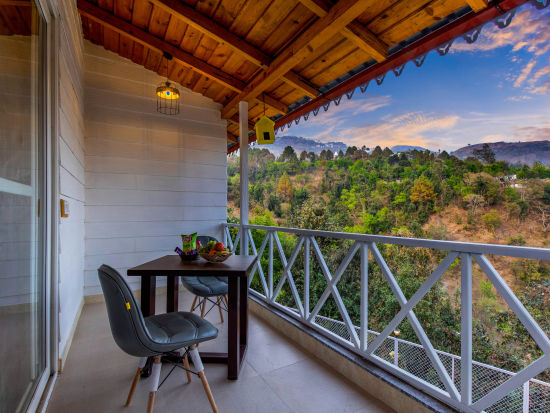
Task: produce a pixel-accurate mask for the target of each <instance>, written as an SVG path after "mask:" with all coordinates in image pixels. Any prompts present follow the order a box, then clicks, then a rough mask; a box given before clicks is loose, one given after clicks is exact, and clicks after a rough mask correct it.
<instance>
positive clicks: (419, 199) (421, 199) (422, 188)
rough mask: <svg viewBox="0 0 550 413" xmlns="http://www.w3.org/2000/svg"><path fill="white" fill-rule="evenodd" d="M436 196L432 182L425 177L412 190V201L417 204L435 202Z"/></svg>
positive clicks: (415, 182)
mask: <svg viewBox="0 0 550 413" xmlns="http://www.w3.org/2000/svg"><path fill="white" fill-rule="evenodd" d="M435 198H436V194H435V191H434V186H433V184H432V182H431V181H430V180H429V179H428V178H426V177H425V176H421V177H420V178H418V179H417V180H416V181H414V185H413V187H412V189H411V196H410V200H411V201H412V202H416V203H426V202H432V201H435Z"/></svg>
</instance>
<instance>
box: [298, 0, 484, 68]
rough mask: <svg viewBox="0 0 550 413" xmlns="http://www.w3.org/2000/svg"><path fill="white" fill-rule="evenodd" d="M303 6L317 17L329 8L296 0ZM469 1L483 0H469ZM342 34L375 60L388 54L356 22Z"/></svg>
mask: <svg viewBox="0 0 550 413" xmlns="http://www.w3.org/2000/svg"><path fill="white" fill-rule="evenodd" d="M298 1H299V2H300V3H302V4H303V5H304V6H305V7H307V8H308V9H309V10H311V11H312V12H313V13H315V14H316V15H317V16H319V17H325V16H326V15H327V14H328V12H329V8H328V6H327V5H325V4H324V3H322V2H321V1H319V0H298ZM471 1H484V0H471ZM341 33H342V35H344V36H345V37H347V38H348V39H349V40H350V41H352V42H353V43H355V45H356V46H357V47H359V48H360V49H361V50H363V51H364V52H366V53H367V54H368V55H369V56H371V57H372V58H374V60H376V61H377V62H382V61H384V60H385V59H386V57H387V56H388V50H389V49H388V45H387V44H385V43H384V42H383V41H382V40H380V39H379V38H378V37H376V35H375V34H374V33H372V32H371V31H370V30H369V29H367V28H366V27H364V26H363V25H361V24H360V23H358V22H357V21H352V22H351V23H350V24H348V25H347V27H344V28H343V29H342V31H341Z"/></svg>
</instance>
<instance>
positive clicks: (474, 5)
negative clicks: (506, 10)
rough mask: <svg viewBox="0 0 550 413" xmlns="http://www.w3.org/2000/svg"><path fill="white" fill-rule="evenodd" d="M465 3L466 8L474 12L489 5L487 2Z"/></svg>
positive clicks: (485, 0) (472, 1)
mask: <svg viewBox="0 0 550 413" xmlns="http://www.w3.org/2000/svg"><path fill="white" fill-rule="evenodd" d="M466 3H468V6H470V7H471V9H472V10H473V11H475V12H478V11H481V10H483V9H486V8H487V6H488V5H489V3H488V1H487V0H466Z"/></svg>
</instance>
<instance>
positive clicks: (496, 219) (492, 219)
mask: <svg viewBox="0 0 550 413" xmlns="http://www.w3.org/2000/svg"><path fill="white" fill-rule="evenodd" d="M481 220H482V221H483V224H485V226H486V227H487V228H488V229H489V230H491V231H494V230H495V229H496V228H498V227H500V226H501V225H502V219H500V215H499V214H498V212H497V211H495V210H494V209H493V210H491V211H489V212H488V213H486V214H485V215H483V216H482V217H481Z"/></svg>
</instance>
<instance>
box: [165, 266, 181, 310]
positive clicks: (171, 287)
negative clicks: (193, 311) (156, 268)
mask: <svg viewBox="0 0 550 413" xmlns="http://www.w3.org/2000/svg"><path fill="white" fill-rule="evenodd" d="M166 278H167V280H166V282H167V289H166V312H167V313H173V312H174V311H178V298H179V297H178V289H179V277H178V276H177V275H169V276H168V277H166Z"/></svg>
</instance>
